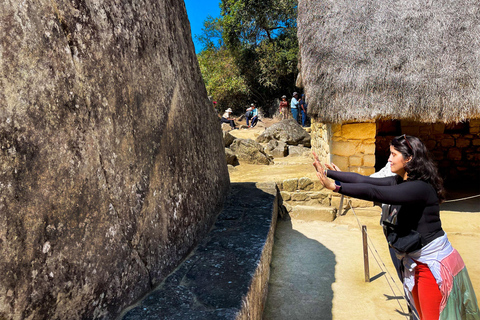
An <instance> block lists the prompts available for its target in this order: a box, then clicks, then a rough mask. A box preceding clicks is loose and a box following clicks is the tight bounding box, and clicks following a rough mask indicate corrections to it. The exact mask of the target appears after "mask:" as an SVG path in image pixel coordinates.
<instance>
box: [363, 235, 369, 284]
mask: <svg viewBox="0 0 480 320" xmlns="http://www.w3.org/2000/svg"><path fill="white" fill-rule="evenodd" d="M362 238H363V266H364V269H365V282H370V269H369V266H368V244H367V226H362Z"/></svg>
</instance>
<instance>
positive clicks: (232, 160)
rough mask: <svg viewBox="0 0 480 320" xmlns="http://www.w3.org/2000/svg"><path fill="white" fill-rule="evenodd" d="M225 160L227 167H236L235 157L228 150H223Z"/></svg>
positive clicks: (237, 163) (236, 159) (236, 160)
mask: <svg viewBox="0 0 480 320" xmlns="http://www.w3.org/2000/svg"><path fill="white" fill-rule="evenodd" d="M225 159H226V160H227V165H228V164H229V165H231V166H238V165H239V162H238V158H237V155H236V154H235V153H234V152H233V151H232V150H231V149H229V148H225Z"/></svg>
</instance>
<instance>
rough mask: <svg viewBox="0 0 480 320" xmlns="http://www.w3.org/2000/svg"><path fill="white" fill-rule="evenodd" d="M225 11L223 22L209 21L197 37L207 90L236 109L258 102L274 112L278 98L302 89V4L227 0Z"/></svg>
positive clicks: (291, 0)
mask: <svg viewBox="0 0 480 320" xmlns="http://www.w3.org/2000/svg"><path fill="white" fill-rule="evenodd" d="M220 7H221V17H220V18H217V19H214V18H211V17H209V18H208V19H207V20H206V21H205V22H204V28H203V33H202V35H200V36H197V39H198V40H199V41H200V42H201V44H202V45H203V51H202V52H201V53H200V54H199V63H200V67H201V70H202V74H203V77H204V79H205V83H206V85H207V90H208V92H209V94H210V95H212V96H213V97H215V99H217V101H218V100H222V101H225V102H226V101H230V104H229V107H231V108H232V109H234V110H235V109H236V108H239V109H240V108H241V109H243V108H244V107H245V105H246V104H248V103H249V102H255V103H257V105H258V106H260V107H261V108H263V109H264V111H266V112H267V113H268V111H269V110H268V109H269V108H270V106H271V105H272V104H273V101H274V100H275V99H277V98H279V97H280V96H281V95H283V94H286V95H289V94H291V93H292V92H293V91H295V89H296V88H295V81H296V77H297V74H298V70H297V64H298V60H297V56H298V41H297V36H296V32H297V28H296V15H297V2H296V1H295V0H222V2H221V4H220ZM226 68H229V69H228V71H227V69H226ZM236 104H239V105H236Z"/></svg>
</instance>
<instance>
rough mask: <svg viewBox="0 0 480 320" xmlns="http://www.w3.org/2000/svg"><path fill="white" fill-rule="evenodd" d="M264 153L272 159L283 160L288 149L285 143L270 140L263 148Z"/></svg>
mask: <svg viewBox="0 0 480 320" xmlns="http://www.w3.org/2000/svg"><path fill="white" fill-rule="evenodd" d="M265 153H266V154H268V155H270V156H272V157H274V158H283V157H286V156H287V155H288V147H287V144H286V143H285V142H282V141H277V140H270V141H269V142H268V144H267V146H266V147H265Z"/></svg>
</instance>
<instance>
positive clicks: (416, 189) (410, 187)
mask: <svg viewBox="0 0 480 320" xmlns="http://www.w3.org/2000/svg"><path fill="white" fill-rule="evenodd" d="M327 176H328V177H329V178H332V179H335V180H338V181H340V182H341V184H342V187H341V189H340V193H341V194H344V195H346V196H351V197H355V198H359V199H363V200H369V201H378V202H382V203H386V204H390V205H391V208H390V210H391V211H390V212H393V210H397V225H398V228H399V231H400V232H402V231H403V232H405V233H408V232H409V231H410V230H416V231H417V232H418V233H420V235H421V236H422V240H423V243H424V244H427V243H429V242H431V241H432V240H434V239H436V238H438V237H440V236H442V235H443V234H444V231H443V229H442V223H441V221H440V206H439V200H438V196H437V192H436V191H435V189H434V188H433V186H432V185H430V184H429V183H427V182H425V181H421V180H406V181H403V180H402V179H401V178H400V179H399V177H397V176H394V177H386V178H371V177H366V176H362V175H360V174H358V173H352V172H340V171H333V170H328V171H327Z"/></svg>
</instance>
